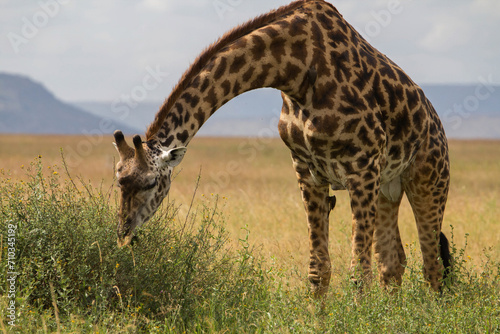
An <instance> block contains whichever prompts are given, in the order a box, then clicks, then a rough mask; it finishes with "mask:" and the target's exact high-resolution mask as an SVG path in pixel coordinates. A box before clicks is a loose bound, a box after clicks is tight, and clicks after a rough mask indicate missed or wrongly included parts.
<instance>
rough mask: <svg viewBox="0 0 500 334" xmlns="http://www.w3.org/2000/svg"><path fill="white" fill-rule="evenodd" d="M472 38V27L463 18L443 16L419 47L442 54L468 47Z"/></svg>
mask: <svg viewBox="0 0 500 334" xmlns="http://www.w3.org/2000/svg"><path fill="white" fill-rule="evenodd" d="M471 37H472V27H471V25H470V23H469V22H467V21H466V20H464V19H463V18H462V17H451V16H449V17H443V16H441V17H439V19H438V20H437V22H434V24H433V26H432V28H431V30H430V31H429V32H428V33H427V34H426V35H425V36H424V37H423V38H422V39H421V40H420V42H419V45H420V46H422V47H423V48H424V49H426V50H428V51H431V52H437V53H442V52H446V51H453V49H454V48H456V47H461V46H464V45H467V44H468V43H470V38H471Z"/></svg>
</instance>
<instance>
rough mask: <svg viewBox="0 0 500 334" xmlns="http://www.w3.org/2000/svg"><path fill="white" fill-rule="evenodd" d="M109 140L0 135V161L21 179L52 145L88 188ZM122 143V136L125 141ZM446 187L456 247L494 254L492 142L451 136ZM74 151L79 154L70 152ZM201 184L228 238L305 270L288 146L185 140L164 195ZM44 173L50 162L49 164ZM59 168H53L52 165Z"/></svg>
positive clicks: (343, 254) (52, 159) (112, 156)
mask: <svg viewBox="0 0 500 334" xmlns="http://www.w3.org/2000/svg"><path fill="white" fill-rule="evenodd" d="M112 140H113V139H112V137H111V136H110V137H109V138H108V137H105V138H86V137H78V136H24V135H23V136H17V135H16V136H10V135H2V136H0V145H1V146H0V147H1V150H0V161H1V166H0V168H3V169H4V170H10V173H11V175H12V177H13V178H23V176H24V171H23V169H22V168H21V165H24V166H27V165H29V163H30V162H31V161H32V160H33V159H34V158H36V157H37V156H38V155H41V156H42V157H43V160H44V164H45V166H49V165H50V166H52V165H58V166H60V165H61V156H60V148H63V149H64V151H65V155H66V159H67V160H68V162H69V163H70V172H71V173H72V174H73V175H75V176H76V175H81V176H82V178H83V179H84V180H90V181H91V182H92V183H93V184H94V185H99V184H100V183H101V182H102V184H103V186H104V187H106V188H107V187H109V186H111V185H112V184H113V174H114V173H113V165H114V162H115V160H116V159H117V153H116V151H115V150H114V148H113V146H112V145H111V142H112ZM128 140H129V142H130V138H129V139H128ZM450 152H451V153H450V156H451V163H452V185H451V190H450V195H449V199H448V206H447V211H446V215H445V222H444V232H445V233H446V234H447V235H448V236H450V225H453V228H454V235H455V242H456V244H457V246H458V247H459V248H461V247H464V244H465V240H464V239H465V234H466V233H467V234H469V237H468V246H467V252H466V254H467V255H468V256H470V257H471V258H472V260H473V261H474V262H475V264H476V265H480V264H481V259H484V249H486V248H489V247H491V248H492V250H491V251H490V252H489V253H490V254H491V255H492V257H493V258H494V259H496V260H498V259H500V250H499V248H498V244H499V242H500V233H498V232H499V226H500V225H499V221H498V220H499V218H500V210H499V208H498V204H499V203H498V199H499V195H500V193H499V192H500V191H499V189H500V141H451V142H450ZM77 153H80V154H77ZM200 170H201V181H200V184H199V188H198V191H197V193H196V196H195V201H194V203H195V207H196V205H197V203H201V202H206V201H209V202H210V201H214V200H215V196H216V195H218V196H219V205H223V207H224V208H223V213H224V216H225V217H226V221H227V225H228V230H229V232H230V233H231V236H232V238H233V240H237V239H238V238H240V237H242V236H243V235H244V234H245V232H244V231H243V230H242V228H244V227H245V226H248V229H249V230H250V238H249V240H250V242H251V243H252V244H255V245H258V246H259V247H261V252H262V253H263V254H264V255H265V256H273V257H275V258H276V261H277V262H280V261H286V262H287V263H288V264H292V265H297V266H298V268H300V269H301V270H303V271H304V273H305V271H306V268H307V266H306V263H307V259H308V256H307V254H308V238H307V227H306V223H305V214H304V210H303V207H302V202H301V199H300V193H299V191H298V187H297V182H296V179H295V172H294V171H293V168H292V165H291V160H290V155H289V151H288V149H287V148H286V147H285V145H284V144H283V143H282V142H281V140H280V139H264V138H260V139H259V138H255V139H241V138H231V139H227V138H225V139H219V138H202V137H201V138H195V139H194V140H193V141H192V143H191V144H190V147H189V150H188V153H187V154H186V157H185V159H184V161H183V162H182V163H181V165H180V167H179V168H178V169H177V170H176V173H177V172H178V175H177V177H176V178H175V180H174V182H173V185H172V188H171V193H170V195H169V200H175V202H176V204H177V205H181V210H180V213H179V214H180V216H181V217H182V215H185V214H186V212H187V209H188V207H189V204H190V202H191V198H192V197H193V192H194V189H195V184H196V180H197V178H198V175H199V173H200ZM50 172H52V169H51V170H50ZM59 173H62V170H61V168H60V169H59ZM336 196H337V206H336V208H335V210H334V212H333V213H332V214H331V216H330V217H331V218H330V219H331V222H330V249H331V256H332V264H333V268H334V270H335V271H337V270H339V271H341V272H343V271H344V270H345V268H346V267H347V266H348V263H349V256H350V254H349V253H350V242H349V238H350V230H351V223H350V219H351V214H350V210H349V202H348V197H347V194H346V192H345V191H343V192H336ZM400 229H401V234H402V239H403V243H405V244H406V243H408V244H410V243H413V242H415V241H417V234H416V228H415V223H414V219H413V215H412V213H411V209H410V206H409V204H408V202H407V201H406V199H404V201H403V204H402V206H401V209H400Z"/></svg>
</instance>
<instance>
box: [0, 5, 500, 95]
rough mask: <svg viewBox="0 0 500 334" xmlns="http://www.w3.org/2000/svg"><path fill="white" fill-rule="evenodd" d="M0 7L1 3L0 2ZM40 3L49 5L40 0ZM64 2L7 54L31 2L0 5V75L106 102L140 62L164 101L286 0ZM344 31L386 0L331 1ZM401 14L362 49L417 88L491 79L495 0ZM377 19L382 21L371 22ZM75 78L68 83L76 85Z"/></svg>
mask: <svg viewBox="0 0 500 334" xmlns="http://www.w3.org/2000/svg"><path fill="white" fill-rule="evenodd" d="M0 1H2V0H0ZM41 1H49V0H41ZM219 1H220V2H222V3H224V4H226V5H228V6H230V8H231V9H230V10H228V11H226V12H224V13H223V14H222V15H219V14H220V13H218V12H217V10H216V8H215V7H214V0H183V1H164V0H142V1H119V0H109V1H100V0H89V1H76V0H71V1H69V2H68V4H67V5H64V7H61V10H60V12H59V13H58V15H57V16H56V17H54V18H53V19H51V20H50V22H48V24H47V26H46V27H44V28H43V29H40V33H39V34H38V35H37V36H35V37H34V38H33V39H30V40H29V42H28V43H27V44H26V45H22V46H20V52H19V53H18V54H15V53H14V52H13V51H12V48H11V46H10V44H9V41H8V39H7V38H6V34H7V33H8V32H16V33H20V31H21V28H22V24H23V22H22V18H23V17H26V18H28V19H30V18H32V17H33V14H34V13H35V12H36V11H37V10H39V9H40V5H39V2H38V1H28V0H19V1H9V2H7V5H6V6H5V7H3V8H2V10H1V11H0V22H2V25H1V26H0V50H2V53H0V71H9V72H20V73H24V74H26V75H30V76H32V77H34V78H35V79H37V80H38V81H41V82H44V83H46V84H47V86H48V87H49V88H51V89H53V91H54V93H55V94H57V95H58V96H60V97H62V98H64V99H68V100H72V99H74V100H84V99H109V98H110V97H112V98H113V97H115V96H117V95H119V94H120V93H122V92H124V91H127V90H129V89H130V87H133V86H134V85H135V84H136V82H137V81H138V80H139V81H140V80H141V78H142V76H143V72H144V69H145V68H146V67H147V66H151V67H155V66H156V65H161V66H162V68H164V70H165V71H166V72H168V73H170V76H169V77H168V78H166V80H165V85H164V86H165V87H167V88H164V87H162V89H161V90H160V89H158V90H157V91H155V92H152V94H151V95H150V97H151V98H154V99H161V98H164V97H165V96H167V95H168V93H169V91H168V89H169V88H168V87H171V86H173V84H175V82H176V81H177V80H178V78H179V77H180V75H181V74H182V72H183V71H184V70H186V68H187V67H188V66H189V64H190V63H191V62H192V61H193V60H194V59H195V58H196V56H197V55H198V54H199V53H200V52H201V50H203V48H204V47H206V46H207V45H209V44H210V43H212V42H213V41H215V40H216V39H217V37H219V36H220V35H221V34H223V33H224V32H225V31H227V30H228V29H230V28H231V27H233V26H235V25H237V24H240V23H242V22H245V21H246V20H248V19H251V18H252V17H254V16H256V15H259V14H261V13H265V12H267V11H268V10H270V9H273V8H276V7H279V6H281V5H284V4H288V3H289V0H276V1H268V0H219ZM331 2H332V3H333V4H334V5H335V6H336V7H337V9H338V10H339V11H340V12H341V14H343V16H344V18H346V20H348V21H349V22H350V23H351V24H353V25H354V26H356V27H358V28H360V30H361V32H363V29H365V27H366V24H367V22H369V21H374V22H377V15H375V16H374V14H373V12H375V13H377V11H380V10H386V9H387V3H388V2H386V1H381V0H377V1H370V2H353V1H349V0H335V1H333V0H332V1H331ZM401 6H402V7H403V10H402V11H401V12H400V13H397V14H395V15H392V16H391V19H390V22H389V23H388V24H385V23H384V24H381V23H380V22H379V24H380V31H379V33H378V34H377V35H376V36H374V37H372V38H371V42H372V44H373V45H374V46H375V47H377V48H378V49H379V50H380V51H381V52H383V53H385V54H387V55H389V57H391V58H393V59H394V60H395V61H396V62H397V63H398V64H399V65H400V66H401V67H402V68H403V69H404V70H405V71H407V72H408V73H409V74H410V75H412V76H415V80H417V81H418V82H419V83H429V82H430V83H435V82H464V81H465V82H471V81H474V80H476V79H477V78H478V77H479V76H480V75H483V76H484V75H488V74H492V75H493V78H494V80H495V81H496V82H500V66H499V65H497V64H498V59H500V35H499V34H498V31H500V1H498V0H475V1H464V0H460V1H458V0H457V1H453V2H452V1H449V2H448V1H447V2H444V1H439V2H435V1H429V0H425V1H424V0H422V1H411V2H410V1H406V0H405V1H403V0H401ZM378 19H379V20H381V19H382V18H380V17H378ZM76 78H78V79H76Z"/></svg>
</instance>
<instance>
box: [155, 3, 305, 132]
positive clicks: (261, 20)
mask: <svg viewBox="0 0 500 334" xmlns="http://www.w3.org/2000/svg"><path fill="white" fill-rule="evenodd" d="M307 1H308V0H298V1H295V2H292V3H290V4H289V5H286V6H283V7H280V8H278V9H275V10H273V11H271V12H269V13H267V14H263V15H260V16H258V17H256V18H254V19H252V20H250V21H248V22H246V23H243V24H241V25H239V26H237V27H235V28H233V29H232V30H230V31H228V32H227V33H225V34H224V35H223V36H222V37H220V38H219V39H218V40H216V41H215V42H214V43H213V44H211V45H210V46H208V47H207V48H206V49H205V50H204V51H203V52H202V53H201V54H200V55H199V56H198V57H197V58H196V60H195V61H194V62H193V63H192V64H191V66H190V67H189V68H188V70H187V71H186V72H184V74H183V75H182V77H181V78H180V80H179V82H178V83H177V84H176V85H175V86H174V88H173V90H172V92H171V93H170V95H169V97H168V98H167V99H166V100H165V102H164V103H163V105H162V106H161V108H160V110H159V111H158V113H157V114H156V116H155V119H154V121H153V122H152V123H151V124H150V125H149V127H148V129H147V131H146V139H147V140H150V139H152V138H153V137H154V136H155V134H156V133H157V132H158V131H159V130H160V128H161V126H162V124H163V122H164V121H165V118H166V117H167V114H168V113H169V111H170V110H171V109H172V107H173V106H174V104H175V102H176V101H177V99H178V98H179V97H180V96H181V94H182V92H183V91H184V90H185V89H186V88H187V86H188V85H189V84H190V82H191V80H192V79H193V78H194V77H195V76H196V75H198V74H199V73H200V71H201V70H202V69H203V67H205V65H206V64H207V62H208V61H209V60H210V59H211V58H212V57H213V56H214V55H215V54H216V53H218V52H219V51H220V50H222V49H223V48H224V47H225V46H226V45H228V44H230V43H232V42H234V41H236V40H237V39H239V38H241V37H243V36H245V35H247V34H249V33H250V32H252V31H254V30H256V29H259V28H261V27H263V26H265V25H266V24H268V23H270V22H272V21H274V20H275V19H277V18H279V17H280V16H282V15H284V14H286V13H288V12H290V11H293V10H295V9H296V8H298V7H300V6H301V5H303V4H304V3H305V2H307Z"/></svg>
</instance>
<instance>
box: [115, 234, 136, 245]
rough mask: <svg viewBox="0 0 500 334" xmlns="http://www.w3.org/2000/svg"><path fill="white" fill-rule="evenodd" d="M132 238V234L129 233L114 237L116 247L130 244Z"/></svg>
mask: <svg viewBox="0 0 500 334" xmlns="http://www.w3.org/2000/svg"><path fill="white" fill-rule="evenodd" d="M132 238H133V236H132V234H129V235H126V236H125V237H123V238H120V237H119V238H118V239H116V243H117V244H118V248H122V247H123V246H127V245H130V243H131V242H132Z"/></svg>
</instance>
